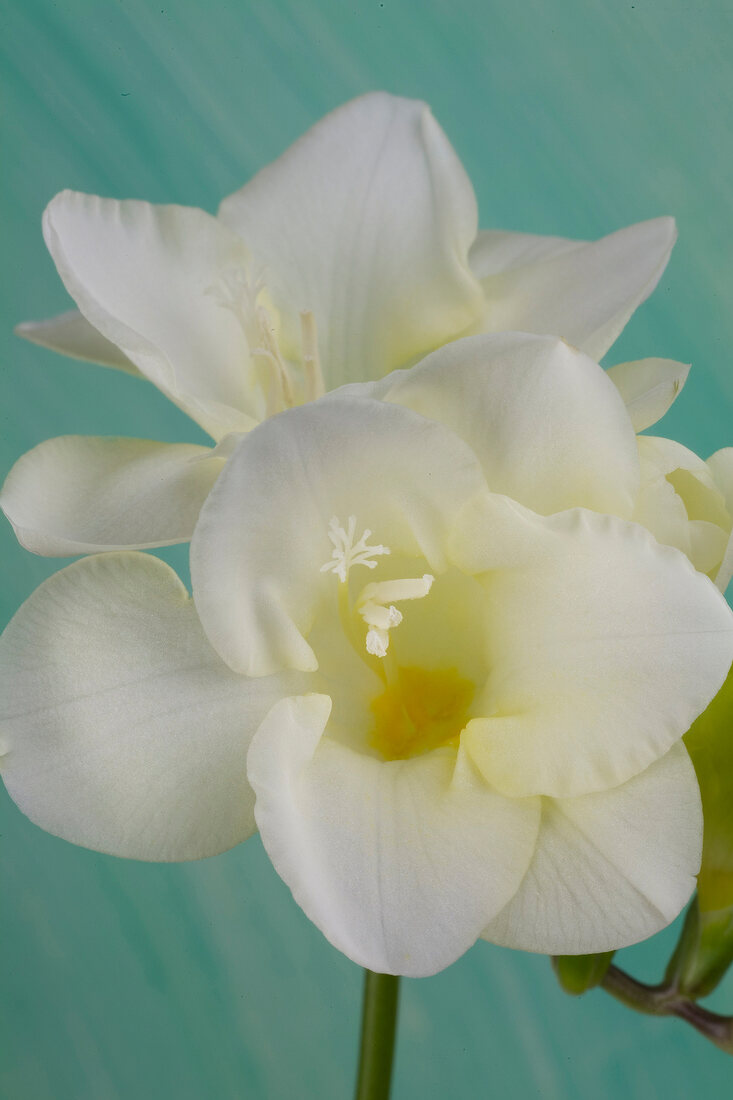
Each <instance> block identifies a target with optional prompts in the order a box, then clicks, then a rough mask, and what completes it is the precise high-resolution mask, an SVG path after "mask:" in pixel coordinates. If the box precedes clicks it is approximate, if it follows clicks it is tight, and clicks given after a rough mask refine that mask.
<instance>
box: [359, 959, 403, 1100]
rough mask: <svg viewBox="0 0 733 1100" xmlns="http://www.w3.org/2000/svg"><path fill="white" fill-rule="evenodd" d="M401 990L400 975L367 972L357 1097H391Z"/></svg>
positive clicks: (367, 1099) (369, 1099)
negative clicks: (398, 1003)
mask: <svg viewBox="0 0 733 1100" xmlns="http://www.w3.org/2000/svg"><path fill="white" fill-rule="evenodd" d="M399 989H400V979H399V977H398V976H397V975H395V974H375V973H374V972H373V971H371V970H365V971H364V1002H363V1007H362V1015H361V1050H360V1054H359V1076H358V1078H357V1081H356V1100H389V1088H390V1082H391V1080H392V1059H393V1056H394V1046H395V1030H396V1027H397V1001H398V998H399Z"/></svg>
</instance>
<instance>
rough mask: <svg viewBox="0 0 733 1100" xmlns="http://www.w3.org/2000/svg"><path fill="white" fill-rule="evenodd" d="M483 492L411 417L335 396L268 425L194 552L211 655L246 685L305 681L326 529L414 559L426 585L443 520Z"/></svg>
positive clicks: (475, 474) (464, 452)
mask: <svg viewBox="0 0 733 1100" xmlns="http://www.w3.org/2000/svg"><path fill="white" fill-rule="evenodd" d="M485 487H486V482H485V479H484V477H483V475H482V473H481V468H480V466H479V464H478V461H477V459H476V458H475V456H474V454H473V453H472V452H471V451H470V449H469V448H468V447H467V446H466V444H465V443H463V442H462V440H460V439H459V438H458V437H457V436H456V435H454V434H453V432H451V431H449V430H448V429H447V428H445V427H443V425H442V424H436V423H435V422H433V421H430V420H426V419H424V417H422V416H418V415H417V414H416V413H414V412H412V411H410V410H409V409H402V408H399V407H397V406H396V405H388V404H385V403H383V402H381V401H372V400H366V399H355V398H339V397H337V396H334V397H332V398H329V399H328V400H325V401H318V402H313V403H311V404H310V405H305V406H303V407H302V408H299V409H294V410H292V411H289V412H285V413H282V414H281V415H280V416H276V417H273V418H271V419H270V420H268V421H266V422H265V423H264V424H262V425H260V427H259V428H256V429H255V430H254V431H253V432H251V433H250V434H249V435H247V436H246V437H245V438H244V439H243V440H242V442H241V443H240V444H239V447H238V448H237V450H236V452H235V453H234V455H233V457H232V458H231V459H230V460H229V462H228V463H227V466H226V468H225V470H224V471H223V473H222V475H221V477H220V478H219V480H218V481H217V483H216V486H215V487H214V489H213V491H212V493H211V494H210V495H209V497H208V499H207V501H206V503H205V505H204V507H203V508H202V511H201V516H200V519H199V522H198V525H197V527H196V531H195V533H194V537H193V540H192V543H191V576H192V579H193V588H194V597H195V600H196V605H197V607H198V610H199V614H200V615H201V619H202V622H203V624H204V629H205V630H206V632H207V634H208V636H209V638H210V640H211V642H212V644H213V645H214V646H215V647H216V649H217V650H218V651H219V653H220V654H221V655H222V657H223V658H224V660H225V661H226V662H227V663H228V664H229V665H230V666H231V667H232V668H233V669H235V670H236V671H239V672H245V673H247V674H248V675H253V676H259V675H264V674H267V673H269V672H272V671H275V670H276V669H278V668H284V667H292V668H299V669H303V670H313V669H315V668H316V667H317V662H316V657H315V654H314V652H313V650H312V649H311V647H310V645H309V644H308V642H307V641H306V638H305V635H306V634H307V632H308V630H309V629H310V627H311V625H312V623H313V620H314V615H315V610H316V608H317V607H318V606H319V604H320V603H322V601H323V600H330V601H333V600H335V597H336V588H337V585H338V583H339V582H338V581H337V580H336V578H335V576H334V574H333V573H323V572H321V566H322V565H324V564H325V563H326V562H327V561H328V560H329V559H330V558H331V553H332V550H333V546H332V544H331V542H330V539H329V521H330V520H331V518H332V517H334V516H335V517H336V518H337V519H338V520H339V522H340V523H342V524H345V523H346V522H347V521H348V519H349V517H350V516H352V515H353V516H354V517H355V523H356V526H357V528H358V530H356V537H357V538H358V537H359V536H360V535H361V533H362V532H363V531H364V529H365V528H369V529H370V531H371V532H372V536H371V543H370V544H371V545H375V544H378V543H381V544H383V545H386V546H388V547H389V548H390V549H391V551H392V553H393V554H395V553H405V554H409V555H412V556H421V557H424V558H426V559H427V561H428V563H429V565H430V567H431V568H430V572H432V573H436V572H440V571H441V570H442V569H445V568H446V557H445V544H446V542H447V538H448V532H449V531H450V528H451V524H452V520H453V517H454V516H455V515H456V513H457V511H458V509H459V508H460V507H461V505H462V503H463V502H464V501H465V500H467V499H469V498H470V497H471V496H473V495H474V494H475V493H479V492H481V491H483V490H485ZM354 568H355V569H358V570H361V572H362V573H363V575H364V583H366V581H367V580H368V579H369V578H368V570H367V569H366V568H364V567H363V566H355V567H354ZM425 571H426V570H425V569H422V568H421V570H420V572H421V573H424V572H425Z"/></svg>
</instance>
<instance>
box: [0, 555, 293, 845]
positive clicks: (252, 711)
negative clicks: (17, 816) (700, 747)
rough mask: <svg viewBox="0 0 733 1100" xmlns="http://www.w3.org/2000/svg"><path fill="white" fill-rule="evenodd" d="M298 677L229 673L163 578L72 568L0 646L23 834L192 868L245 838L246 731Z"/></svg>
mask: <svg viewBox="0 0 733 1100" xmlns="http://www.w3.org/2000/svg"><path fill="white" fill-rule="evenodd" d="M296 683H297V681H294V680H293V679H292V678H290V679H281V678H279V677H272V678H269V679H262V680H257V681H247V680H245V679H243V678H242V677H239V676H235V675H233V674H232V673H231V672H230V671H229V669H228V668H226V666H225V665H224V664H222V662H221V661H220V659H219V658H218V657H217V655H216V653H215V652H214V651H213V649H212V648H211V646H210V645H209V644H208V642H207V641H206V638H205V637H204V634H203V631H202V630H201V626H200V624H199V622H198V619H197V618H196V612H195V610H194V606H193V603H192V601H191V600H190V599H189V598H188V594H187V592H186V590H185V589H184V587H183V585H182V584H181V582H180V581H179V580H178V577H177V576H176V575H175V573H174V572H173V571H172V570H171V569H170V568H169V567H168V566H167V565H165V564H164V563H163V562H161V561H158V560H157V559H156V558H154V557H151V556H150V555H148V554H104V555H100V556H97V557H92V558H84V559H82V560H81V561H78V562H75V563H74V564H73V565H70V566H69V567H68V568H67V569H64V570H62V571H61V572H60V573H56V574H55V576H53V577H51V578H50V580H48V581H46V582H45V584H43V585H41V587H40V588H38V589H37V590H36V592H34V594H33V595H32V596H31V597H30V599H29V600H28V601H27V602H26V603H25V604H23V606H22V607H21V609H20V610H19V611H18V613H17V614H16V616H15V618H14V619H13V620H12V622H11V623H10V625H9V626H8V628H7V630H6V631H5V634H4V635H3V638H2V640H1V641H0V684H1V691H0V699H1V700H2V703H0V708H1V713H2V718H1V719H0V736H1V737H2V740H3V743H4V750H5V751H4V756H3V758H2V774H3V778H4V780H5V784H6V786H7V788H8V791H9V793H10V795H11V797H12V798H13V799H14V800H15V801H16V802H17V804H18V806H19V807H20V809H21V810H22V811H23V812H24V813H25V814H27V815H28V817H30V818H31V820H32V821H34V822H35V823H36V824H38V825H40V826H41V827H42V828H44V829H47V830H48V831H49V832H51V833H55V834H56V835H57V836H61V837H63V838H64V839H65V840H70V841H72V842H73V843H74V844H81V845H83V846H84V847H87V848H95V849H97V850H99V851H103V852H110V853H112V854H113V855H119V856H128V857H131V858H134V859H154V860H178V859H201V858H203V857H204V856H209V855H214V854H216V853H217V852H221V851H224V850H225V849H227V848H230V847H232V845H234V844H237V843H239V842H240V841H241V840H244V839H246V837H247V836H249V835H250V834H251V833H252V831H253V830H254V819H253V803H254V797H253V794H252V791H251V789H250V787H249V785H248V783H247V778H246V753H247V748H248V745H249V741H250V739H251V737H252V734H253V732H254V731H255V729H256V728H257V726H258V725H259V723H260V721H261V720H262V717H263V716H264V715H265V714H266V713H267V711H268V710H269V708H270V707H271V706H272V704H273V702H274V701H275V700H276V699H277V698H279V697H281V695H282V694H283V690H282V689H283V688H286V689H288V688H289V689H290V690H291V691H292V690H293V688H294V687H295V690H299V689H300V690H302V687H300V686H299V685H298V686H296Z"/></svg>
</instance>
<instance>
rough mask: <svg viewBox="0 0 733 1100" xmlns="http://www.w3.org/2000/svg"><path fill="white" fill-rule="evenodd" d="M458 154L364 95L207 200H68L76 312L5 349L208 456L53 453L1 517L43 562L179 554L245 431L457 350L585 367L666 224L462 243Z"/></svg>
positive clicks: (412, 105) (124, 448)
mask: <svg viewBox="0 0 733 1100" xmlns="http://www.w3.org/2000/svg"><path fill="white" fill-rule="evenodd" d="M477 225H478V220H477V209H476V200H475V196H474V193H473V190H472V188H471V184H470V181H469V180H468V178H467V176H466V174H465V172H464V170H463V168H462V166H461V164H460V162H459V160H458V158H457V156H456V154H455V152H454V150H453V149H452V147H451V145H450V144H449V142H448V140H447V138H446V136H445V134H444V133H443V131H442V130H441V128H440V127H439V126H438V124H437V123H436V122H435V120H434V119H433V117H432V115H431V114H430V112H429V110H428V108H427V107H426V106H425V105H424V104H423V103H420V102H416V101H412V100H406V99H400V98H397V97H394V96H389V95H387V94H383V93H375V94H370V95H367V96H363V97H361V98H360V99H357V100H354V101H353V102H351V103H348V104H346V105H345V106H343V107H341V108H340V109H339V110H337V111H335V112H333V113H332V114H330V115H328V116H327V117H326V118H324V119H323V120H322V121H321V122H319V123H318V124H317V125H316V126H315V127H314V128H313V129H312V130H310V131H309V132H308V133H307V134H306V135H305V136H304V137H302V138H301V139H300V140H299V141H297V142H296V143H295V144H294V145H293V146H292V148H291V149H289V150H288V151H287V152H286V153H284V154H283V156H281V157H280V158H279V159H278V160H277V161H275V162H274V163H273V164H271V165H270V166H268V167H266V168H265V169H264V170H263V171H261V172H260V173H259V174H258V175H256V176H255V177H254V179H252V180H251V181H250V182H249V183H248V184H247V185H246V186H245V187H244V188H242V189H241V190H240V191H238V192H237V193H236V194H234V195H231V196H230V197H229V198H227V199H225V200H224V202H223V203H222V205H221V207H220V210H219V213H218V216H217V217H212V216H210V215H209V214H207V213H205V212H204V211H202V210H196V209H189V208H185V207H180V206H153V205H151V204H149V203H145V202H137V201H125V202H117V201H114V200H111V199H102V198H97V197H95V196H90V195H83V194H75V193H72V192H63V193H62V194H60V195H58V196H57V197H56V198H55V199H54V200H53V201H52V202H51V203H50V205H49V206H48V208H47V210H46V212H45V215H44V219H43V227H44V235H45V239H46V243H47V245H48V248H49V250H50V252H51V255H52V256H53V259H54V261H55V263H56V266H57V268H58V271H59V274H60V275H61V278H62V279H63V281H64V284H65V286H66V288H67V290H68V291H69V293H70V294H71V296H72V297H73V298H74V300H75V302H76V304H77V306H78V307H79V312H72V313H68V314H64V315H62V316H61V317H58V318H54V319H52V320H50V321H45V322H40V323H31V324H26V325H22V326H21V327H20V329H19V331H20V333H21V334H22V335H24V336H26V337H28V338H29V339H31V340H34V341H36V342H37V343H41V344H45V345H46V346H48V347H52V348H56V349H58V350H59V351H63V352H65V353H67V354H70V355H76V356H78V357H80V358H83V359H91V360H95V361H98V362H101V363H103V364H106V365H107V366H112V367H117V368H119V369H122V370H126V371H129V372H131V373H133V374H135V375H138V376H141V377H142V378H146V379H148V380H149V381H151V382H152V383H153V384H154V385H156V386H157V387H158V388H159V389H161V390H162V391H163V393H165V394H166V395H167V396H168V397H169V398H170V399H171V400H172V401H174V402H175V404H176V405H178V406H179V407H180V408H181V409H182V410H183V411H184V412H186V413H187V414H188V415H189V416H190V417H191V418H192V419H193V420H194V421H196V423H197V424H199V425H200V426H201V427H202V428H203V429H204V430H205V431H206V432H208V433H209V434H210V435H211V436H212V438H213V440H214V441H215V443H216V444H217V446H216V447H215V448H210V447H200V446H194V445H191V444H185V443H182V444H163V443H157V442H154V441H151V440H139V439H106V438H98V437H90V438H82V437H78V436H68V437H62V438H60V439H53V440H50V441H48V442H45V443H42V444H41V445H40V446H39V447H36V448H35V449H34V450H32V451H30V452H29V453H28V454H27V455H25V456H24V457H23V458H21V460H20V461H19V462H18V463H17V464H16V466H15V467H14V469H13V471H12V472H11V474H10V478H9V480H8V482H7V484H6V487H5V491H4V493H3V496H2V505H3V507H4V509H5V511H6V513H7V515H8V518H9V519H10V521H11V522H12V524H13V526H14V527H15V530H16V533H17V535H18V537H19V539H20V541H21V542H22V543H23V545H24V546H26V547H28V548H29V549H31V550H34V551H36V552H38V553H42V554H61V555H64V554H76V553H86V552H90V551H93V550H110V549H114V548H123V547H152V546H160V545H164V544H167V543H174V542H181V541H186V540H188V539H190V537H191V533H192V531H193V526H194V523H195V521H196V517H197V515H198V512H199V509H200V507H201V504H202V502H203V500H204V499H205V497H206V495H207V493H208V491H209V490H210V488H211V486H212V484H213V482H214V481H215V479H216V477H217V476H218V474H219V473H220V471H221V469H222V467H223V465H224V462H225V460H226V458H227V456H228V454H229V453H230V452H231V450H232V447H233V444H234V442H235V441H236V438H237V437H238V435H239V434H241V433H243V432H247V431H249V430H250V429H251V428H252V427H254V426H255V425H256V424H258V423H259V422H261V421H262V420H263V419H265V418H266V417H267V416H269V415H271V414H272V413H276V412H279V411H281V410H282V409H284V408H288V407H292V406H294V405H299V404H302V403H304V402H307V401H309V400H311V399H313V398H315V397H318V396H319V395H320V394H321V393H322V392H323V390H324V389H328V390H330V389H333V388H334V387H337V386H339V385H341V384H342V383H347V382H354V381H366V380H369V379H374V378H377V377H379V376H381V375H383V374H385V373H387V372H388V371H391V370H393V369H395V368H397V367H400V366H404V365H407V364H409V363H411V362H414V361H415V360H417V359H418V358H420V356H422V355H425V354H426V353H428V352H430V351H431V350H433V349H435V348H437V347H439V346H441V345H443V344H445V343H446V342H448V341H450V340H453V339H455V338H456V337H458V336H460V335H461V334H467V333H471V332H474V333H478V332H493V331H503V330H507V329H518V330H525V331H528V332H536V333H552V334H557V335H560V336H563V337H564V338H565V339H567V340H569V341H571V342H572V343H573V344H575V345H576V346H577V347H579V348H582V349H583V350H584V351H586V352H588V353H589V354H590V355H591V356H592V357H593V358H596V359H598V358H600V357H601V356H603V355H604V354H605V352H606V351H607V350H608V348H609V346H610V345H611V343H612V342H613V341H614V340H615V338H616V337H617V335H618V334H619V332H620V331H621V329H622V328H623V326H624V324H625V323H626V321H627V320H628V318H629V316H630V315H631V313H632V312H633V310H634V309H635V308H636V306H637V305H639V303H640V302H642V301H643V300H644V299H645V298H646V296H647V295H648V294H649V293H650V292H651V291H652V290H653V288H654V286H655V285H656V282H657V280H658V279H659V277H660V275H661V273H662V271H663V269H664V267H665V265H666V263H667V259H668V257H669V253H670V250H671V248H672V245H673V242H674V236H675V230H674V223H673V221H672V219H671V218H658V219H655V220H652V221H648V222H644V223H642V224H640V225H635V226H631V227H629V228H627V229H623V230H620V231H618V232H616V233H613V234H611V235H610V236H608V237H604V238H603V239H602V240H600V241H597V242H594V243H583V242H579V241H569V240H562V239H560V238H555V237H537V236H532V235H529V234H523V233H505V232H499V231H487V232H478V231H477Z"/></svg>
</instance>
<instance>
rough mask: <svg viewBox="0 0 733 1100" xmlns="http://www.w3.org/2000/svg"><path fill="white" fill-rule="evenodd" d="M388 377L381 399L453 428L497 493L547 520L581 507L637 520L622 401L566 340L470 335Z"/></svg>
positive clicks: (633, 455) (631, 439)
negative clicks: (540, 513) (634, 510)
mask: <svg viewBox="0 0 733 1100" xmlns="http://www.w3.org/2000/svg"><path fill="white" fill-rule="evenodd" d="M392 377H393V379H394V381H393V382H392V383H391V385H390V384H389V383H390V379H389V378H387V379H384V380H383V381H382V382H380V383H378V389H379V393H380V395H381V396H382V397H383V399H384V400H386V401H392V402H396V403H398V404H400V405H406V406H407V407H408V408H411V409H414V410H415V411H416V412H419V413H421V414H422V415H423V416H427V417H430V418H431V419H433V420H439V421H441V422H442V423H444V424H447V425H448V427H449V428H452V429H453V431H454V432H456V434H457V435H460V436H461V438H463V439H465V440H466V442H467V443H469V444H470V446H471V447H472V448H473V450H474V451H475V452H476V454H477V455H478V457H479V459H480V460H481V463H482V465H483V468H484V472H485V474H486V480H487V481H488V483H489V487H490V488H491V489H492V491H494V492H497V493H505V494H506V495H507V496H510V497H512V498H513V499H515V500H518V501H520V502H521V503H522V504H525V505H527V506H528V507H530V508H532V509H534V510H535V511H537V512H542V513H543V514H549V513H551V512H559V511H561V510H562V509H564V508H572V507H575V506H582V507H586V508H593V509H594V510H596V511H599V512H612V513H615V514H618V515H622V516H630V515H631V511H632V508H633V501H634V497H635V495H636V492H637V489H638V484H639V459H638V454H637V448H636V438H635V435H634V431H633V429H632V427H631V424H630V423H629V418H628V415H627V413H626V410H625V408H624V404H623V401H622V400H621V399H620V397H619V394H618V392H617V391H616V389H615V387H614V386H613V385H612V384H611V382H610V381H609V379H608V378H607V376H606V373H605V371H603V370H602V368H601V367H599V366H598V364H597V363H594V362H593V361H592V360H591V359H589V358H588V356H587V355H584V354H583V353H582V352H579V351H577V350H576V349H575V348H571V347H569V346H568V345H567V344H566V343H564V341H562V340H558V339H556V338H553V337H546V336H532V335H526V334H523V333H501V334H490V335H485V336H474V337H467V338H465V339H462V340H457V341H455V342H454V343H452V344H449V345H447V346H446V347H443V348H440V349H439V350H438V351H436V352H433V354H432V355H429V356H428V357H427V359H424V360H423V361H422V362H421V363H419V364H418V365H417V366H415V367H413V368H412V369H411V370H409V371H402V372H399V373H396V374H395V375H393V376H392ZM376 389H377V387H375V391H376Z"/></svg>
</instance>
